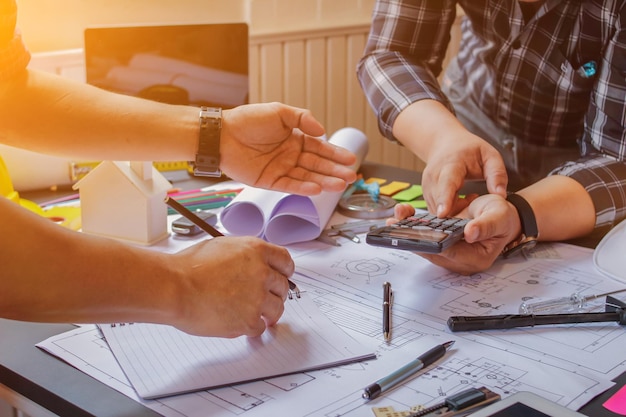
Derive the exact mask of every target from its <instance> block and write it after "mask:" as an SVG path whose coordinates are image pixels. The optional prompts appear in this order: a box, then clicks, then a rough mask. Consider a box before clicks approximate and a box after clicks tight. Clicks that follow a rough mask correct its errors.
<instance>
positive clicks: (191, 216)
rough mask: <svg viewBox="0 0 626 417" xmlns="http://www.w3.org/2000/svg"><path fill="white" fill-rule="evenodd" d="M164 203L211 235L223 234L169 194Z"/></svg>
mask: <svg viewBox="0 0 626 417" xmlns="http://www.w3.org/2000/svg"><path fill="white" fill-rule="evenodd" d="M165 204H167V205H168V206H170V207H171V208H173V209H174V210H176V211H177V212H178V213H179V214H181V215H183V216H185V217H186V218H187V219H188V220H189V221H190V222H192V223H193V224H195V225H196V226H198V227H199V228H200V229H202V230H204V231H205V232H207V233H208V234H210V235H211V236H213V237H218V236H224V235H223V234H222V233H221V232H220V231H219V230H217V229H216V228H214V227H213V226H211V225H210V224H208V223H207V222H205V221H204V220H202V219H201V218H200V217H198V216H197V215H196V214H195V213H194V212H193V211H191V210H189V209H188V208H187V207H185V206H183V205H182V204H180V203H179V202H178V201H176V200H174V199H173V198H172V197H170V196H169V195H168V196H166V197H165Z"/></svg>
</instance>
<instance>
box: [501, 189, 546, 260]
mask: <svg viewBox="0 0 626 417" xmlns="http://www.w3.org/2000/svg"><path fill="white" fill-rule="evenodd" d="M506 200H507V201H508V202H509V203H511V204H512V205H513V206H514V207H515V208H516V209H517V214H518V216H519V219H520V224H521V226H522V232H521V234H520V236H518V237H517V238H516V239H514V240H513V241H512V242H510V243H509V244H508V245H506V246H505V247H504V250H503V251H502V256H503V257H505V258H508V257H510V256H512V255H514V254H516V253H518V252H519V251H520V250H522V249H524V248H531V247H534V246H535V243H536V241H537V238H538V237H539V229H538V228H537V220H536V219H535V213H534V212H533V209H532V207H531V206H530V204H528V201H526V199H525V198H524V197H522V196H521V195H519V194H514V193H513V194H509V195H508V196H507V197H506Z"/></svg>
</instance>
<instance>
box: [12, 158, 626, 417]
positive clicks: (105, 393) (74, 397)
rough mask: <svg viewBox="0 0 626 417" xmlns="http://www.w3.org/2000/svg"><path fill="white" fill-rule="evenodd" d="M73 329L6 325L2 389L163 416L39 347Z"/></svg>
mask: <svg viewBox="0 0 626 417" xmlns="http://www.w3.org/2000/svg"><path fill="white" fill-rule="evenodd" d="M362 172H363V173H364V176H365V177H371V176H376V177H383V178H393V179H398V180H404V181H412V182H419V180H420V178H419V174H416V173H412V172H409V171H406V170H400V169H396V168H391V167H381V166H378V165H375V164H364V166H363V168H362ZM24 197H25V198H29V196H28V195H25V196H24ZM72 327H73V326H71V325H68V324H40V323H25V322H16V321H11V320H2V319H0V335H1V336H0V384H2V385H3V386H4V387H7V388H8V390H11V391H13V392H15V393H17V394H19V395H20V396H23V397H25V398H26V399H28V400H30V401H32V402H33V403H34V404H38V405H40V406H41V407H44V408H45V409H48V410H50V411H52V412H53V413H55V414H58V415H61V416H78V417H81V416H140V417H142V416H146V417H147V416H157V415H158V414H157V413H155V412H154V411H152V410H150V409H148V408H146V407H143V406H142V405H140V404H139V403H137V402H135V401H133V400H131V399H129V398H128V397H126V396H124V395H122V394H120V393H118V392H117V391H115V390H113V389H111V388H109V387H108V386H106V385H105V384H102V383H100V382H98V381H97V380H95V379H93V378H91V377H89V376H87V375H86V374H84V373H82V372H81V371H79V370H77V369H75V368H72V367H71V366H68V365H67V364H65V363H63V362H62V361H60V360H58V359H57V358H55V357H53V356H51V355H49V354H47V353H45V352H43V351H41V350H39V349H38V348H37V347H35V344H36V343H38V342H41V341H42V340H44V339H47V338H48V337H50V336H52V335H55V334H60V333H63V332H65V331H68V330H70V329H71V328H72ZM616 382H617V385H616V386H615V387H613V388H612V389H610V390H609V391H607V392H605V393H603V394H602V395H601V396H599V397H597V398H596V399H595V400H593V401H592V402H590V403H589V404H587V405H586V406H585V407H583V408H582V409H581V412H582V413H584V414H586V415H589V416H594V417H603V416H606V417H610V416H617V414H614V413H611V412H609V411H607V410H605V409H604V408H603V407H602V403H603V402H604V401H606V399H608V398H609V397H610V396H611V395H612V394H613V393H614V392H615V391H617V390H618V389H619V388H621V386H623V385H624V384H626V374H623V375H621V376H620V377H618V378H617V379H616Z"/></svg>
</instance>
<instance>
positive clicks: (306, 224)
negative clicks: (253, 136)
mask: <svg viewBox="0 0 626 417" xmlns="http://www.w3.org/2000/svg"><path fill="white" fill-rule="evenodd" d="M329 142H330V143H333V144H335V145H337V146H341V147H343V148H345V149H348V150H349V151H351V152H353V153H354V154H355V155H356V156H357V161H356V163H355V164H354V165H353V166H352V168H353V169H354V170H355V171H357V170H358V169H359V167H360V166H361V163H362V162H363V159H365V156H366V155H367V151H368V142H367V137H366V136H365V134H364V133H363V132H361V131H360V130H358V129H354V128H350V127H347V128H343V129H340V130H338V131H337V132H335V133H334V134H333V135H332V137H331V138H330V140H329ZM342 194H343V192H336V193H328V192H323V193H321V194H319V195H316V196H313V197H303V196H297V195H291V194H286V193H279V192H276V191H269V190H261V189H258V188H253V187H247V188H245V189H244V190H243V191H242V192H241V193H240V194H239V195H238V196H237V197H236V198H235V199H234V200H233V201H232V202H231V203H230V204H229V205H228V206H227V207H226V208H225V209H224V211H223V212H222V214H221V217H220V219H221V222H222V225H223V226H224V228H225V229H226V230H227V231H228V233H230V234H232V235H238V236H241V235H246V236H257V237H262V238H264V239H265V240H267V241H268V242H271V243H275V244H277V245H290V244H292V243H298V242H306V241H310V240H313V239H316V238H317V237H318V236H319V235H320V233H321V232H322V230H323V229H324V227H325V226H326V223H327V222H328V219H330V217H331V216H332V214H333V212H334V211H335V207H336V206H337V203H338V202H339V199H340V198H341V195H342Z"/></svg>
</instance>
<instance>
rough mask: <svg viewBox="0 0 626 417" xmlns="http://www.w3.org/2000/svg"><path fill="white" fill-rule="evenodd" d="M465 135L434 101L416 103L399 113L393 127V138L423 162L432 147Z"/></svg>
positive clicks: (457, 122)
mask: <svg viewBox="0 0 626 417" xmlns="http://www.w3.org/2000/svg"><path fill="white" fill-rule="evenodd" d="M466 134H467V131H466V130H465V128H464V127H463V125H462V124H461V123H460V122H459V121H458V119H457V118H456V117H455V116H454V115H453V114H452V113H451V112H450V111H449V110H448V109H447V108H446V107H445V106H444V105H443V104H441V103H440V102H438V101H436V100H420V101H416V102H415V103H413V104H411V105H410V106H408V107H407V108H405V109H404V110H402V112H401V113H400V114H399V115H398V117H397V118H396V121H395V123H394V125H393V135H394V136H395V137H396V138H397V139H398V140H399V141H400V142H401V143H402V144H403V145H404V146H405V147H406V148H407V149H409V150H410V151H411V152H413V153H414V154H415V155H417V156H418V157H419V158H420V159H421V160H423V161H425V162H428V160H429V157H430V155H431V154H432V152H433V150H435V149H436V147H441V146H443V147H445V146H447V145H446V144H445V141H448V140H450V141H451V144H452V143H453V142H454V141H455V140H457V138H459V137H462V136H464V135H466ZM455 145H456V146H458V143H457V144H455Z"/></svg>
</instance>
